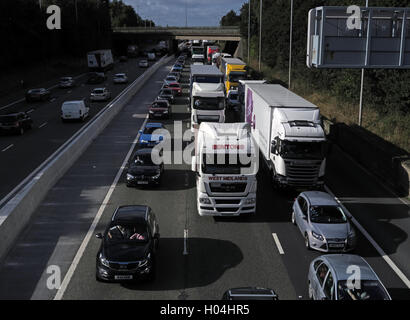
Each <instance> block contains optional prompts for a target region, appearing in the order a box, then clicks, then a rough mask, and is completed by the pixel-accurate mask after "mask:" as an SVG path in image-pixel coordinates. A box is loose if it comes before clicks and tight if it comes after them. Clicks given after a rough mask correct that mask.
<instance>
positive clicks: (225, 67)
mask: <svg viewBox="0 0 410 320" xmlns="http://www.w3.org/2000/svg"><path fill="white" fill-rule="evenodd" d="M219 69H220V70H221V72H222V73H223V74H224V75H225V88H226V95H227V96H229V91H230V90H238V86H239V80H246V78H247V76H246V63H245V62H243V61H242V60H240V59H237V58H221V63H220V66H219Z"/></svg>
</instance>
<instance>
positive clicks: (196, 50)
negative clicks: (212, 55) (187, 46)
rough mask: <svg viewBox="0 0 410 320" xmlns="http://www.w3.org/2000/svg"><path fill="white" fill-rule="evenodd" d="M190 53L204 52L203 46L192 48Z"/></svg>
mask: <svg viewBox="0 0 410 320" xmlns="http://www.w3.org/2000/svg"><path fill="white" fill-rule="evenodd" d="M192 54H204V48H201V47H199V48H194V47H193V48H192Z"/></svg>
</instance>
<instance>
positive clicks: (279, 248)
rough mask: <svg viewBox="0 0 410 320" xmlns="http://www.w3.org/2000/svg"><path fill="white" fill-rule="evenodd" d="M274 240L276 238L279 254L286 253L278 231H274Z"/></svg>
mask: <svg viewBox="0 0 410 320" xmlns="http://www.w3.org/2000/svg"><path fill="white" fill-rule="evenodd" d="M272 237H273V240H275V243H276V247H277V248H278V251H279V254H285V251H283V248H282V245H281V244H280V241H279V237H278V235H277V234H276V233H272Z"/></svg>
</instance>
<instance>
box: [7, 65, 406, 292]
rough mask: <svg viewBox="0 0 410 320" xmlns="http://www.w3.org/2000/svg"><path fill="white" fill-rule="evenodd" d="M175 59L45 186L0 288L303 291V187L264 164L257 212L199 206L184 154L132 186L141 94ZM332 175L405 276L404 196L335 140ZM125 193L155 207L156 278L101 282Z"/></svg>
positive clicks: (374, 258)
mask: <svg viewBox="0 0 410 320" xmlns="http://www.w3.org/2000/svg"><path fill="white" fill-rule="evenodd" d="M170 67H171V65H167V66H164V67H161V68H160V69H159V70H158V71H157V72H156V73H155V74H154V76H153V77H152V80H151V81H149V82H148V83H147V84H146V85H145V86H144V87H143V88H142V89H141V91H140V92H139V93H137V94H136V95H135V97H134V98H133V99H132V100H131V101H130V103H129V104H128V105H127V106H125V107H124V109H123V110H122V112H121V113H120V114H119V115H118V116H117V117H116V118H115V119H114V120H113V121H112V122H111V123H110V124H109V125H108V126H107V128H106V129H105V130H104V131H103V133H102V134H101V135H100V136H99V137H98V138H97V139H96V140H95V141H94V143H93V144H92V145H91V146H90V147H89V148H88V149H87V151H86V152H85V153H84V154H83V155H82V156H81V157H80V158H79V159H78V160H77V161H76V163H75V164H74V165H73V166H72V168H70V170H69V171H68V172H67V173H66V174H65V175H64V176H63V177H62V178H61V179H60V181H59V182H58V183H57V184H56V185H55V186H54V187H53V188H52V189H51V190H50V192H49V193H48V195H47V197H46V198H45V199H44V200H43V202H42V204H41V205H40V206H39V207H38V208H37V210H36V212H35V214H34V215H33V218H32V220H31V221H30V223H29V225H28V226H27V228H26V229H25V230H24V231H23V232H22V233H21V235H20V236H19V238H18V240H17V241H16V243H15V245H14V247H13V249H12V250H11V251H10V253H9V255H8V256H7V258H6V259H5V260H4V261H3V263H2V265H1V267H0V299H54V298H55V297H56V298H58V299H60V298H61V299H81V300H83V299H84V300H87V299H120V300H127V299H137V300H139V299H141V300H142V299H148V300H150V299H155V300H157V299H166V300H168V299H170V300H185V299H189V300H192V299H201V300H209V299H216V300H218V299H220V298H221V296H222V294H223V292H224V291H225V290H227V289H229V288H232V287H241V286H262V287H269V288H272V289H274V290H275V291H276V292H277V294H278V295H279V298H280V299H283V300H295V299H307V272H308V266H309V264H310V262H311V261H312V260H313V259H314V258H315V257H317V256H319V255H320V253H317V252H314V251H307V250H306V249H305V246H304V242H303V237H302V235H301V234H300V233H299V231H298V230H297V228H296V227H295V226H293V225H292V224H291V222H290V216H291V206H292V202H293V199H294V198H295V197H296V195H297V193H296V192H289V191H288V192H284V191H281V192H279V191H277V190H274V189H273V188H272V186H271V183H270V181H269V179H267V177H266V174H265V172H264V171H263V170H261V171H260V172H259V174H258V198H257V213H256V215H255V216H253V217H237V218H228V217H224V218H213V217H200V216H199V215H198V213H197V210H196V188H195V187H196V186H195V175H194V174H193V173H192V172H191V171H190V166H189V165H187V164H171V165H166V166H165V175H164V178H163V183H162V185H161V186H160V187H159V188H157V189H156V188H152V189H150V188H143V189H135V188H127V187H126V185H125V173H124V172H123V170H122V167H123V166H124V161H125V160H126V159H127V156H128V155H129V154H130V152H131V151H132V150H133V149H134V147H135V145H134V144H133V143H134V142H135V138H136V135H137V132H138V129H139V128H140V127H141V126H142V125H143V123H144V121H145V120H146V114H147V106H146V105H147V104H148V103H150V102H151V101H152V100H153V99H154V98H155V97H156V94H157V93H158V91H159V89H160V87H161V82H162V80H163V79H164V78H165V76H166V74H167V73H168V72H169V70H170ZM128 73H130V72H128ZM188 74H189V66H188V65H186V67H185V70H184V74H183V75H184V77H183V78H182V82H184V95H183V97H181V98H178V99H177V101H176V104H175V105H173V117H174V118H173V119H171V120H166V121H163V123H164V124H165V127H166V128H167V129H168V130H169V131H170V133H171V135H172V137H173V138H174V140H175V138H176V137H175V136H174V126H173V125H174V123H173V121H174V120H178V121H181V122H182V127H183V128H187V127H188V124H189V122H190V115H189V113H188V111H187V92H188V89H187V83H188ZM227 118H228V120H231V121H232V120H233V119H234V116H233V115H232V114H228V117H227ZM9 161H10V160H9ZM8 163H10V162H8ZM326 184H327V186H328V187H329V189H330V190H332V191H333V192H334V193H335V194H336V196H337V197H338V198H339V199H340V200H341V201H342V203H343V204H344V205H345V206H346V207H347V208H348V209H349V211H350V212H351V213H352V215H353V216H354V217H355V218H356V219H357V221H358V223H360V225H362V226H363V228H364V229H365V230H366V231H367V232H368V233H369V234H370V235H371V237H372V238H373V239H374V240H375V241H376V242H377V243H378V244H379V245H380V246H381V247H382V248H383V250H384V251H385V252H386V253H387V255H388V256H389V257H391V258H392V260H393V261H394V263H395V265H396V266H397V267H398V269H400V270H401V271H402V272H403V273H404V276H405V277H407V278H409V277H410V269H409V265H410V250H408V249H409V245H410V244H409V239H408V236H407V234H408V232H409V231H410V225H409V223H410V219H409V207H408V205H407V204H405V203H403V202H401V200H399V199H397V198H395V196H394V195H392V194H391V193H390V192H389V191H388V190H385V189H384V187H383V186H382V185H381V184H380V182H379V181H376V180H374V178H372V177H371V176H369V175H368V174H367V173H366V172H365V170H363V168H361V167H359V166H357V165H356V164H355V163H354V162H353V161H352V160H351V159H350V158H348V157H347V156H346V155H345V154H344V153H343V152H342V151H341V150H340V149H339V148H338V147H336V146H333V148H332V149H331V153H330V155H329V157H328V168H327V177H326ZM127 204H147V205H149V206H151V207H152V208H153V210H154V212H155V213H156V215H157V218H158V221H159V225H160V233H161V240H160V248H159V254H158V257H157V278H156V280H155V282H153V283H146V282H140V283H136V284H107V283H99V282H97V281H96V280H95V260H96V253H97V251H98V248H99V245H100V240H98V239H96V238H95V237H94V234H95V233H98V232H103V230H104V229H105V226H106V224H107V223H108V221H109V220H110V218H111V215H112V213H113V211H114V210H115V208H116V207H117V206H119V205H127ZM93 222H94V223H95V228H94V225H93V224H92V223H93ZM273 234H275V235H276V236H277V239H278V241H279V243H280V246H279V243H277V242H276V241H275V239H274V237H273ZM358 236H359V239H358V247H357V249H356V250H355V252H354V253H356V254H358V255H361V256H363V257H364V258H365V259H366V260H367V261H368V262H369V263H370V265H371V266H372V267H373V268H374V270H375V271H376V273H377V274H378V275H379V277H380V278H381V280H382V282H383V283H384V284H385V286H386V287H387V289H388V291H389V293H390V294H391V296H392V298H393V299H410V291H409V289H408V287H407V286H406V284H405V283H404V282H403V280H402V279H400V278H399V276H398V275H397V274H396V272H395V271H393V269H392V267H391V265H389V264H387V263H386V260H385V259H384V258H383V257H381V255H380V253H379V252H377V251H376V249H375V248H374V247H373V245H372V244H371V243H370V242H369V240H368V239H367V238H366V237H365V235H363V234H362V233H361V232H358ZM50 266H58V267H59V269H60V270H61V280H63V279H65V280H64V281H63V282H62V287H61V289H60V290H59V291H58V290H57V289H53V288H51V289H50V288H47V283H48V282H49V281H48V280H49V279H50V275H51V273H50V272H48V271H50V270H48V267H50Z"/></svg>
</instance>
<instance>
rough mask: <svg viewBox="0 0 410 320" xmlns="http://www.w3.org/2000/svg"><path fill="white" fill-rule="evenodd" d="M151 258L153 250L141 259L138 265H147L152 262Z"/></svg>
mask: <svg viewBox="0 0 410 320" xmlns="http://www.w3.org/2000/svg"><path fill="white" fill-rule="evenodd" d="M150 260H151V252H150V253H148V255H147V257H146V258H145V259H144V260H142V261H140V263H139V265H138V266H139V267H146V266H147V265H148V263H149V262H150Z"/></svg>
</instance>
